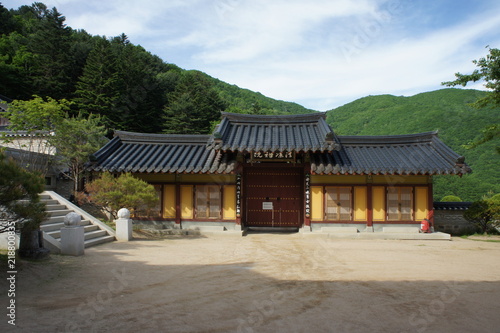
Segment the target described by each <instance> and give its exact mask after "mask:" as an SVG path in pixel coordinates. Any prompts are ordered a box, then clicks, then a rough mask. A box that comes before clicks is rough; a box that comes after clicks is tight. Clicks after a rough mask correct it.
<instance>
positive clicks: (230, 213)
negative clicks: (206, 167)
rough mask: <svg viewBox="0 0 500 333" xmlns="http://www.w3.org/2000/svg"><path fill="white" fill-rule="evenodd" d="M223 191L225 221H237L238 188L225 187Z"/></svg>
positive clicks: (223, 216) (232, 186)
mask: <svg viewBox="0 0 500 333" xmlns="http://www.w3.org/2000/svg"><path fill="white" fill-rule="evenodd" d="M223 191H224V192H223V196H224V202H223V206H222V218H223V219H224V220H234V219H236V186H235V185H224V188H223Z"/></svg>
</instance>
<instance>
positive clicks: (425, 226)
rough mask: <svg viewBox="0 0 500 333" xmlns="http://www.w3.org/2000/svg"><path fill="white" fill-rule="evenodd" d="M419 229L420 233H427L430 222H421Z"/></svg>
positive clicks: (426, 220)
mask: <svg viewBox="0 0 500 333" xmlns="http://www.w3.org/2000/svg"><path fill="white" fill-rule="evenodd" d="M420 229H421V230H422V232H425V233H428V232H430V230H431V228H430V221H429V220H428V219H423V220H422V222H421V223H420Z"/></svg>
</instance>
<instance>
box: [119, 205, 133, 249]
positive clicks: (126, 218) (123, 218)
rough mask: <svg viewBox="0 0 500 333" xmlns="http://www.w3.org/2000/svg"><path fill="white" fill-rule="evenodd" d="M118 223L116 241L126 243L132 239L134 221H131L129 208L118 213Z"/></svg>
mask: <svg viewBox="0 0 500 333" xmlns="http://www.w3.org/2000/svg"><path fill="white" fill-rule="evenodd" d="M115 223H116V239H117V240H119V241H126V242H128V241H129V240H131V239H132V220H131V219H130V211H129V210H128V209H127V208H122V209H120V210H119V211H118V220H115Z"/></svg>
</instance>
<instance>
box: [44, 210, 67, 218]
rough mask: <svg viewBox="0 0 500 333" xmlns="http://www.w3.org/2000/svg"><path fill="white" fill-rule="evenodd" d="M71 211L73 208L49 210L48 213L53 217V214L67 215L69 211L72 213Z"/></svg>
mask: <svg viewBox="0 0 500 333" xmlns="http://www.w3.org/2000/svg"><path fill="white" fill-rule="evenodd" d="M71 212H72V210H69V209H59V210H52V211H48V212H47V215H48V216H49V217H53V216H66V215H67V214H68V213H71Z"/></svg>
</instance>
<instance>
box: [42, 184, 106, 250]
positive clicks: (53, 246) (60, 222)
mask: <svg viewBox="0 0 500 333" xmlns="http://www.w3.org/2000/svg"><path fill="white" fill-rule="evenodd" d="M40 200H41V201H42V202H44V203H45V205H46V207H47V208H46V211H47V214H48V218H47V220H46V221H44V222H43V223H42V224H41V226H40V229H41V230H42V231H43V238H44V246H45V247H46V248H48V249H49V250H50V251H51V252H52V253H60V252H61V228H62V227H64V217H65V216H66V214H68V213H71V212H75V213H77V214H79V215H80V216H81V217H82V222H81V223H80V225H82V226H83V227H84V231H85V241H84V244H85V248H88V247H91V246H94V245H98V244H102V243H107V242H112V241H114V240H115V231H114V230H113V229H112V228H110V227H109V226H107V225H106V224H104V223H102V222H101V221H99V220H98V219H96V218H95V217H93V216H92V215H90V214H88V213H87V212H85V211H84V210H82V209H81V208H79V207H78V206H76V205H74V204H73V203H71V202H69V201H68V200H66V199H64V198H63V197H61V196H60V195H59V194H57V193H55V192H53V191H45V192H43V193H42V194H41V195H40Z"/></svg>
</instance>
